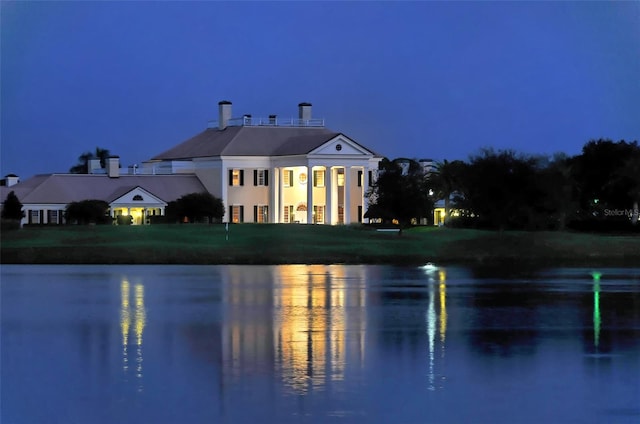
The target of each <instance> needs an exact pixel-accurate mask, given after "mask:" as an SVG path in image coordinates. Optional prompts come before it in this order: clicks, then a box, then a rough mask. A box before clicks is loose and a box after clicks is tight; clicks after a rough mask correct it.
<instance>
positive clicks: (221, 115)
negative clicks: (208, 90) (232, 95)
mask: <svg viewBox="0 0 640 424" xmlns="http://www.w3.org/2000/svg"><path fill="white" fill-rule="evenodd" d="M230 119H231V102H230V101H228V100H222V101H220V102H218V129H219V130H223V129H225V128H227V124H228V123H229V120H230Z"/></svg>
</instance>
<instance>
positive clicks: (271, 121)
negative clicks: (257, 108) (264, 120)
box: [269, 115, 278, 125]
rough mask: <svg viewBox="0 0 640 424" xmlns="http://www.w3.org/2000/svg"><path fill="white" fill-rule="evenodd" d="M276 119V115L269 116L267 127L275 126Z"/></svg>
mask: <svg viewBox="0 0 640 424" xmlns="http://www.w3.org/2000/svg"><path fill="white" fill-rule="evenodd" d="M277 118H278V116H277V115H269V125H275V124H276V122H277V121H276V119H277Z"/></svg>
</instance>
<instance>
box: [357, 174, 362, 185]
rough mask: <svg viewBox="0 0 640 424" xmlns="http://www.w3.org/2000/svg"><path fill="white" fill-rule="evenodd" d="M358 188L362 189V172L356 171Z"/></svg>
mask: <svg viewBox="0 0 640 424" xmlns="http://www.w3.org/2000/svg"><path fill="white" fill-rule="evenodd" d="M358 187H362V171H358Z"/></svg>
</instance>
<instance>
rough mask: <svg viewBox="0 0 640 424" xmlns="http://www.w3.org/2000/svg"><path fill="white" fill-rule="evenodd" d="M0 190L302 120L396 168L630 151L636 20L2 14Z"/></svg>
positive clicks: (30, 7) (89, 9)
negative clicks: (100, 151)
mask: <svg viewBox="0 0 640 424" xmlns="http://www.w3.org/2000/svg"><path fill="white" fill-rule="evenodd" d="M0 23H1V37H2V38H1V43H2V45H1V50H0V51H1V54H2V57H1V59H2V61H1V78H2V86H1V90H2V91H1V99H0V100H1V104H0V106H1V121H0V124H1V134H0V135H1V140H0V142H1V151H0V153H1V158H0V159H1V161H0V167H1V170H0V173H1V174H2V175H6V174H8V173H15V174H18V175H20V176H21V177H22V178H26V177H29V176H31V175H33V174H37V173H48V172H66V171H67V170H68V169H69V167H70V166H72V165H74V164H75V163H76V159H77V157H78V155H79V154H80V153H82V152H83V151H86V150H93V149H95V147H96V146H100V147H103V148H107V149H109V150H110V151H111V152H112V153H113V154H117V155H119V156H120V157H121V160H122V162H123V163H124V164H125V165H129V164H133V163H140V162H141V161H144V160H146V159H148V158H150V157H151V156H153V155H155V154H157V153H159V152H161V151H163V150H166V149H167V148H169V147H171V146H173V145H175V144H177V143H179V142H181V141H183V140H185V139H187V138H189V137H191V136H192V135H195V134H196V133H198V132H200V131H201V130H203V129H204V128H205V127H206V124H207V121H208V120H210V119H217V103H218V101H219V100H230V101H232V102H233V110H234V116H236V115H241V114H243V113H251V114H253V116H267V115H269V114H277V115H279V116H282V117H292V116H296V115H297V104H298V103H299V102H303V101H305V102H311V103H313V115H314V117H318V118H325V119H326V120H327V126H328V127H330V128H331V129H333V130H336V131H341V132H343V133H345V134H347V135H348V136H351V137H352V138H354V139H356V140H357V141H359V142H361V143H362V144H364V145H366V146H368V147H370V148H372V149H373V150H375V151H376V152H378V153H380V154H382V155H384V156H387V157H390V158H395V157H415V158H425V157H428V158H434V159H466V158H467V157H468V156H469V155H470V154H473V153H476V152H477V151H478V149H479V148H481V147H486V146H493V147H495V148H501V149H502V148H511V149H515V150H518V151H521V152H527V153H553V152H558V151H563V152H566V153H568V154H576V153H579V151H580V149H581V147H582V145H583V144H584V143H585V142H587V141H588V140H589V139H593V138H600V137H606V138H612V139H614V140H619V139H626V140H636V139H640V2H624V3H609V2H525V3H522V2H473V3H472V2H453V3H449V2H400V3H398V2H393V3H386V2H348V3H347V2H322V3H314V2H261V3H252V2H240V3H221V2H194V3H175V2H157V3H156V2H152V3H149V2H108V3H107V2H100V3H96V2H60V3H58V2H25V3H16V2H6V1H3V2H2V3H1V22H0Z"/></svg>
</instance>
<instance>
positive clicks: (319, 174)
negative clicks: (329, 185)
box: [313, 169, 324, 187]
mask: <svg viewBox="0 0 640 424" xmlns="http://www.w3.org/2000/svg"><path fill="white" fill-rule="evenodd" d="M313 186H314V187H324V169H319V170H317V171H313Z"/></svg>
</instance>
